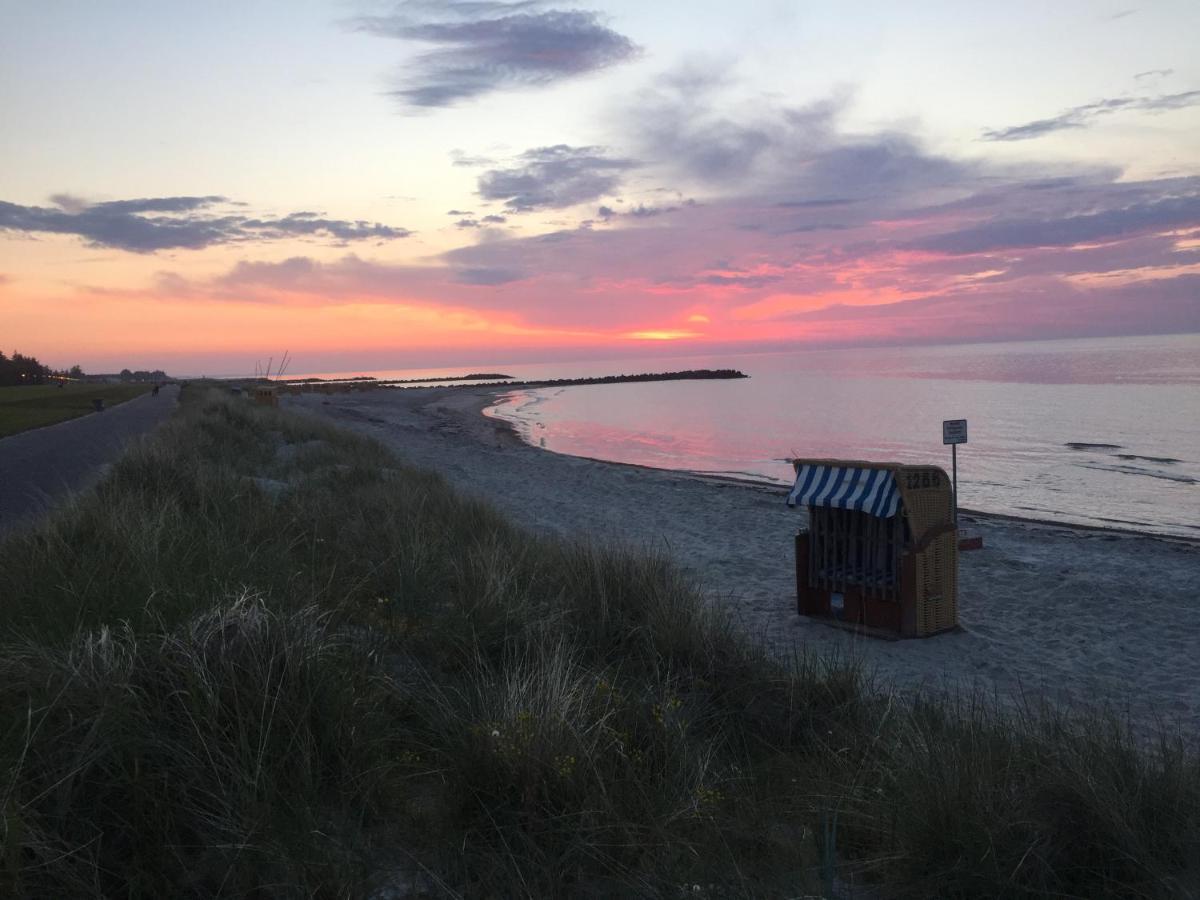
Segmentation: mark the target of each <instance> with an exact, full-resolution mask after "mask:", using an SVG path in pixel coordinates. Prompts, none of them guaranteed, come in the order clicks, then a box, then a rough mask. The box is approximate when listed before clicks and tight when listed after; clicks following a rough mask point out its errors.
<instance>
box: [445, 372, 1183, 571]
mask: <svg viewBox="0 0 1200 900" xmlns="http://www.w3.org/2000/svg"><path fill="white" fill-rule="evenodd" d="M473 387H476V388H477V389H478V390H477V392H476V396H477V397H478V402H477V403H476V404H474V406H475V408H476V412H477V414H478V415H479V417H480V418H482V419H484V420H485V421H487V422H490V423H493V425H494V427H496V428H497V429H500V428H503V429H505V430H506V431H507V432H508V433H509V435H510V436H511V439H512V440H513V441H516V442H518V443H520V444H521V445H522V446H524V447H528V448H530V449H531V450H537V451H539V452H542V453H552V454H555V455H556V456H565V457H569V458H571V459H582V460H587V461H588V462H592V463H598V464H600V465H605V466H625V467H628V468H631V469H637V470H642V471H646V472H665V473H670V474H673V475H678V476H681V477H687V478H694V479H696V480H698V481H720V482H727V483H730V484H735V485H740V486H742V487H746V488H754V489H757V490H762V491H766V492H770V493H777V494H779V495H781V496H787V494H788V491H789V490H790V488H789V487H788V486H787V485H786V484H783V483H780V482H772V481H759V480H756V479H753V478H737V477H736V476H733V475H724V474H718V473H706V472H700V471H697V470H694V469H665V468H660V467H658V466H646V465H642V464H641V463H628V462H620V461H619V460H613V459H602V458H600V457H598V456H579V455H575V454H572V453H561V452H559V451H557V450H551V449H550V448H548V447H540V446H538V445H537V444H534V443H531V442H530V441H528V440H526V439H525V438H524V437H523V436H522V435H521V432H520V431H519V430H518V429H517V428H516V427H515V426H514V425H513V424H512V423H511V422H509V421H508V420H507V419H503V418H500V417H499V416H490V415H488V414H487V410H489V409H491V408H493V407H495V406H496V405H497V402H498V400H499V399H500V397H501V395H502V394H505V393H507V391H506V390H505V389H504V388H502V387H495V388H493V387H491V386H487V387H486V388H485V387H484V386H482V385H478V386H473ZM462 389H463V388H460V390H462ZM958 511H959V513H960V514H966V515H967V516H970V517H972V520H998V521H1004V522H1013V523H1015V524H1022V523H1028V524H1031V525H1038V526H1044V527H1048V528H1075V529H1083V530H1086V531H1093V532H1098V533H1100V534H1113V535H1116V536H1130V537H1144V538H1153V539H1156V540H1162V541H1168V542H1178V543H1182V544H1186V545H1189V546H1198V547H1200V536H1197V537H1189V536H1188V535H1182V534H1160V533H1158V532H1154V531H1141V530H1139V529H1137V528H1120V527H1118V526H1113V525H1091V524H1088V523H1084V522H1066V521H1061V520H1058V519H1038V518H1034V517H1032V516H1018V515H1014V514H1012V513H1000V512H992V511H990V510H982V509H972V508H971V507H968V506H960V507H959V510H958Z"/></svg>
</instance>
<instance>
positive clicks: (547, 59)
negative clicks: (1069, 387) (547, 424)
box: [0, 0, 1200, 374]
mask: <svg viewBox="0 0 1200 900" xmlns="http://www.w3.org/2000/svg"><path fill="white" fill-rule="evenodd" d="M1198 42H1200V3H1197V2H1196V0H1179V2H1147V3H1140V4H1139V3H1137V2H1136V0H1128V3H1127V4H1126V3H1107V2H1101V0H1083V2H1054V3H1047V2H1045V0H1039V2H1021V0H1017V2H1008V3H975V2H967V3H964V2H962V0H956V2H932V0H930V2H913V3H896V2H894V0H880V2H867V0H860V2H804V3H801V2H798V0H793V2H784V0H778V2H766V0H764V2H757V0H744V2H741V3H716V2H705V0H689V2H682V0H680V2H674V0H659V2H653V3H648V2H645V0H638V2H635V0H607V2H606V0H595V2H589V0H583V2H582V5H575V4H573V3H559V2H554V0H550V2H537V0H526V2H490V0H470V2H467V0H464V2H423V0H410V2H399V3H383V2H367V0H363V2H355V0H325V2H317V0H257V2H256V0H239V2H232V0H231V2H204V3H200V2H169V0H140V2H134V0H110V2H94V0H55V2H18V0H4V2H2V3H0V123H2V125H0V349H3V350H4V351H5V352H11V351H12V350H14V349H15V350H19V351H21V352H24V353H31V354H34V355H36V356H38V357H39V358H40V359H41V360H42V361H43V362H46V363H48V364H50V365H53V366H68V365H71V364H74V363H80V364H82V365H83V366H84V368H85V369H88V370H92V371H101V370H106V369H111V368H120V367H124V366H128V367H130V368H146V367H150V368H164V369H167V370H168V371H172V372H176V373H179V374H196V373H199V372H207V373H209V374H214V373H226V374H236V373H242V372H247V371H251V370H252V369H253V365H254V361H255V360H256V359H266V358H267V357H268V356H270V355H272V354H273V355H275V356H278V355H279V354H281V353H282V352H283V350H285V349H289V350H290V351H291V353H292V355H293V357H295V359H296V361H297V362H296V364H295V365H296V366H297V367H298V368H299V370H302V371H309V372H312V371H344V370H353V369H363V370H370V369H394V368H406V367H417V366H433V365H438V366H457V365H464V366H470V365H472V364H484V363H492V362H495V363H501V362H505V361H511V362H518V361H537V360H544V359H562V358H565V357H567V356H568V355H573V354H577V355H582V356H591V357H610V356H620V355H632V354H637V355H641V356H651V355H658V354H663V353H670V354H681V353H688V352H697V351H703V350H709V349H713V350H725V349H734V348H738V347H745V348H750V347H754V348H760V347H761V348H766V347H779V346H784V345H788V344H791V345H795V346H818V345H828V344H834V345H869V344H874V343H928V342H947V341H979V340H1004V339H1027V338H1042V337H1067V336H1090V335H1116V334H1145V333H1171V332H1195V331H1200V53H1198V52H1197V50H1196V48H1197V45H1198Z"/></svg>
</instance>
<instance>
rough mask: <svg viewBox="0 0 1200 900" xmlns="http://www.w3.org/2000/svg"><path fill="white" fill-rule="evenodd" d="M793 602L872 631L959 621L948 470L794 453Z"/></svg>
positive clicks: (933, 629)
mask: <svg viewBox="0 0 1200 900" xmlns="http://www.w3.org/2000/svg"><path fill="white" fill-rule="evenodd" d="M792 466H793V468H794V469H795V471H796V481H795V484H794V485H793V487H792V490H791V492H790V493H789V494H788V498H787V503H788V506H797V505H803V506H807V507H808V517H809V519H808V521H809V524H808V528H807V530H804V529H802V530H801V531H800V532H799V533H798V534H797V535H796V608H797V611H798V612H799V613H800V614H801V615H804V616H813V617H815V618H818V619H821V620H824V621H827V622H828V623H829V624H832V625H840V626H843V627H850V628H854V629H856V630H859V631H862V632H864V633H866V634H870V635H873V636H877V637H890V638H896V637H927V636H929V635H932V634H938V633H940V632H943V631H950V630H953V629H956V628H957V627H958V533H957V528H956V526H955V524H954V497H953V492H952V490H951V486H950V479H949V478H948V477H947V475H946V473H945V472H944V471H943V470H942V469H940V468H938V467H937V466H906V465H901V464H899V463H872V462H861V461H856V460H830V459H815V460H800V459H798V460H793V461H792Z"/></svg>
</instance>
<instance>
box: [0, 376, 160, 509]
mask: <svg viewBox="0 0 1200 900" xmlns="http://www.w3.org/2000/svg"><path fill="white" fill-rule="evenodd" d="M178 399H179V388H178V387H177V386H175V385H167V386H166V387H164V388H163V389H162V390H161V391H159V394H158V396H157V397H155V396H153V395H152V394H150V393H146V394H143V395H142V396H140V397H136V398H134V399H133V400H128V401H126V402H125V403H121V404H119V405H117V406H114V407H112V408H110V409H106V410H105V411H104V412H100V413H89V414H87V415H84V416H80V417H78V418H75V419H68V420H67V421H66V422H59V423H57V424H55V425H47V426H46V427H45V428H35V429H34V430H33V431H24V432H21V433H20V434H14V435H12V436H10V437H6V438H0V533H3V532H4V531H6V530H8V529H9V528H14V527H18V526H20V525H23V524H27V523H29V522H31V521H33V520H34V519H36V518H37V517H38V516H39V515H41V514H42V513H43V512H45V511H46V510H47V509H48V508H49V507H50V506H51V505H53V503H54V502H55V501H56V500H58V499H59V498H61V497H62V496H63V495H65V494H71V493H76V492H78V491H80V490H82V489H84V488H86V487H87V486H88V485H90V484H91V483H92V482H93V481H95V480H96V478H97V477H99V475H100V473H101V472H102V471H103V470H104V467H105V466H106V465H109V464H111V463H112V462H113V460H115V459H116V458H117V457H118V456H120V455H121V451H122V450H123V449H124V447H125V444H126V443H127V442H128V441H129V440H130V438H133V437H136V436H137V435H140V434H144V433H146V432H147V431H149V430H150V429H152V428H154V427H155V426H156V425H158V424H159V423H160V422H162V421H163V420H164V419H166V417H167V416H168V415H170V413H171V411H172V410H174V409H175V405H176V403H177V402H178Z"/></svg>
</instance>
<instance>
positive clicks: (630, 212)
mask: <svg viewBox="0 0 1200 900" xmlns="http://www.w3.org/2000/svg"><path fill="white" fill-rule="evenodd" d="M695 203H696V201H694V200H689V201H687V202H686V203H685V204H683V205H684V206H694V205H695ZM681 208H682V207H681V206H647V205H646V204H645V203H639V204H638V205H637V206H631V207H630V208H629V209H620V210H618V209H613V208H612V207H611V206H601V207H599V208H598V209H597V210H596V218H598V219H601V220H603V221H605V222H607V221H609V220H610V219H613V218H615V217H617V216H630V217H631V218H634V219H652V218H654V217H655V216H661V215H665V214H666V213H673V212H679V210H680V209H681Z"/></svg>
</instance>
